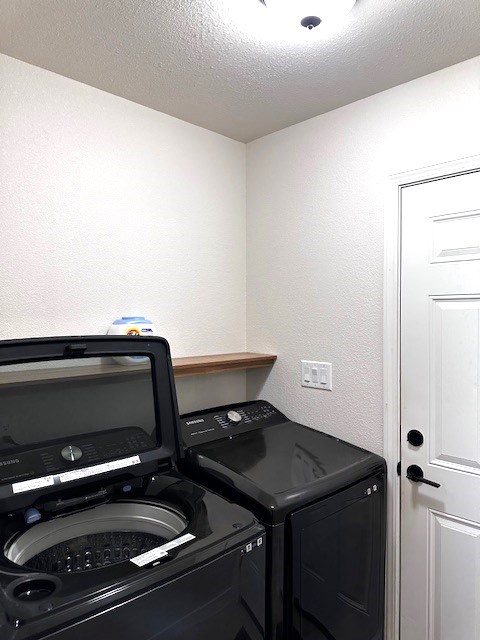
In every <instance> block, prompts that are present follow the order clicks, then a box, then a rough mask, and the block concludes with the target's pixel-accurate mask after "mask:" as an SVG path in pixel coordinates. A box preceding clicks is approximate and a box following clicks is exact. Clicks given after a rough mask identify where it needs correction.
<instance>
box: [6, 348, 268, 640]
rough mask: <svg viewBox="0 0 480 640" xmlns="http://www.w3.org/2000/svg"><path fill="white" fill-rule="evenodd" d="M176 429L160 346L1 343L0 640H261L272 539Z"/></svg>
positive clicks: (172, 394)
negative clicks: (203, 467) (185, 460)
mask: <svg viewBox="0 0 480 640" xmlns="http://www.w3.org/2000/svg"><path fill="white" fill-rule="evenodd" d="M132 355H134V356H138V355H141V356H143V357H147V359H148V362H150V366H148V367H147V368H146V369H145V370H143V369H141V368H140V367H139V365H134V366H133V367H132V369H128V368H127V367H126V366H124V365H118V364H117V363H116V361H115V358H117V357H126V356H128V357H130V356H132ZM88 358H92V360H91V361H89V360H88ZM99 358H101V359H102V360H101V361H100V362H98V359H99ZM52 363H53V364H52ZM132 390H133V391H132ZM148 402H149V403H150V404H151V406H149V407H147V408H146V407H145V405H146V404H147V403H148ZM132 416H133V417H132ZM135 417H137V418H138V420H136V421H135V422H132V420H133V419H134V418H135ZM177 426H178V410H177V406H176V397H175V388H174V381H173V374H172V370H171V361H170V354H169V349H168V344H167V343H166V342H165V341H164V340H163V339H161V338H148V339H147V338H130V337H117V336H101V337H91V336H89V337H80V338H50V339H45V340H21V341H4V342H0V639H1V640H85V638H88V640H105V639H106V638H115V640H132V638H135V640H212V639H216V638H219V639H220V637H221V640H240V639H241V640H264V639H265V631H264V628H265V561H266V544H265V530H264V528H263V526H262V525H260V524H259V523H258V522H257V520H256V519H255V518H254V516H253V515H252V514H251V513H250V512H249V511H247V510H246V509H245V508H243V507H241V506H237V505H235V504H233V503H231V502H229V501H227V500H225V499H224V498H222V497H220V496H218V495H216V494H214V493H213V492H211V491H210V490H208V489H205V488H204V487H201V486H199V485H197V484H196V483H195V482H192V481H191V480H190V479H188V478H186V477H185V476H184V475H182V474H181V473H180V472H179V471H178V469H177V468H176V449H175V434H176V429H177ZM219 630H221V632H219ZM219 633H221V636H220V635H219Z"/></svg>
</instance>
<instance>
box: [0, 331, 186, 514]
mask: <svg viewBox="0 0 480 640" xmlns="http://www.w3.org/2000/svg"><path fill="white" fill-rule="evenodd" d="M177 423H178V409H177V403H176V394H175V385H174V378H173V371H172V366H171V358H170V349H169V345H168V343H167V341H166V340H164V339H163V338H157V337H148V338H147V337H130V336H81V337H63V338H45V339H31V340H7V341H0V512H6V511H10V510H11V509H12V508H22V507H24V506H27V505H28V504H31V503H32V502H33V501H34V500H35V499H38V497H39V495H43V494H46V493H50V492H52V491H56V492H58V491H59V490H63V489H66V488H69V487H71V486H74V485H78V484H82V483H83V484H86V483H91V482H92V481H96V480H97V479H99V480H103V479H106V478H112V477H113V478H115V477H118V476H124V475H125V474H128V473H131V474H132V475H142V469H143V473H147V472H151V466H152V463H153V464H155V463H156V464H157V465H159V464H160V463H163V464H164V465H165V464H167V465H168V466H172V465H173V463H174V462H175V433H176V429H177ZM147 466H149V467H150V469H147Z"/></svg>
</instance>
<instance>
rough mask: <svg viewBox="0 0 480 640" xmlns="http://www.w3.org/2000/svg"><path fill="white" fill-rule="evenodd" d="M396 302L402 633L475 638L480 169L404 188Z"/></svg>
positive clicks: (416, 637)
mask: <svg viewBox="0 0 480 640" xmlns="http://www.w3.org/2000/svg"><path fill="white" fill-rule="evenodd" d="M401 305H402V312H401V354H402V355H401V380H402V382H401V415H402V419H401V421H402V429H401V441H402V443H401V446H402V479H401V602H400V611H401V613H400V621H401V628H400V634H401V640H480V393H479V382H480V172H472V173H469V174H465V175H461V176H454V177H449V178H444V179H441V180H435V181H432V182H428V183H425V184H419V185H415V186H411V187H407V188H404V189H403V196H402V290H401ZM411 430H417V431H419V432H420V433H421V434H422V435H423V438H424V442H423V444H421V445H420V446H418V444H417V446H415V445H414V444H409V443H408V441H407V436H408V433H409V432H410V431H411ZM417 435H418V434H417ZM411 437H412V436H411ZM417 443H418V440H417ZM411 465H416V466H417V467H420V468H421V469H422V470H423V473H424V478H426V479H428V480H432V481H434V482H437V483H439V484H440V487H438V488H435V487H433V486H429V485H427V484H421V483H415V482H412V481H410V480H408V479H407V478H406V477H405V476H406V473H407V469H408V467H410V466H411Z"/></svg>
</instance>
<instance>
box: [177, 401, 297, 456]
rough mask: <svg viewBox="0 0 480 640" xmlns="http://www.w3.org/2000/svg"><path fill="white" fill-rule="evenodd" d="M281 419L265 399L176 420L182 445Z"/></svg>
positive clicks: (237, 432) (228, 435)
mask: <svg viewBox="0 0 480 640" xmlns="http://www.w3.org/2000/svg"><path fill="white" fill-rule="evenodd" d="M285 420H287V418H286V417H285V416H284V415H283V414H282V413H281V412H280V411H278V409H275V407H274V406H273V405H271V404H270V403H269V402H266V401H264V400H258V401H256V402H249V403H246V404H244V405H235V406H234V407H217V408H216V409H207V410H206V411H200V412H199V413H197V414H188V415H185V416H181V418H180V423H181V428H182V438H183V443H184V445H185V446H192V445H195V444H203V443H204V442H211V441H212V440H219V439H220V438H227V437H232V436H235V435H237V434H239V433H246V432H248V431H253V430H255V429H261V428H264V427H269V426H273V425H275V424H279V423H281V422H284V421H285Z"/></svg>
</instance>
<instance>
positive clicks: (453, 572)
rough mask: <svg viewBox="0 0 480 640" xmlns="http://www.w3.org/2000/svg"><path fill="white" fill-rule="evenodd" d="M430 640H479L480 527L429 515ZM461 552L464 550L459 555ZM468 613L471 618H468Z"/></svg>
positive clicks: (449, 517)
mask: <svg viewBox="0 0 480 640" xmlns="http://www.w3.org/2000/svg"><path fill="white" fill-rule="evenodd" d="M429 520H430V522H429V528H430V541H429V542H430V553H431V562H430V565H429V567H430V568H429V585H428V587H429V592H430V607H429V608H430V612H431V616H430V620H429V627H430V628H429V635H428V639H429V640H454V639H455V638H477V637H478V633H479V630H480V600H479V593H478V589H479V585H480V567H479V560H480V526H479V525H478V524H476V523H473V522H468V521H466V520H461V519H459V518H454V517H452V516H448V515H445V514H441V513H437V512H435V511H430V512H429ZM458 549H461V550H462V553H461V554H458ZM465 612H468V615H465Z"/></svg>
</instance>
